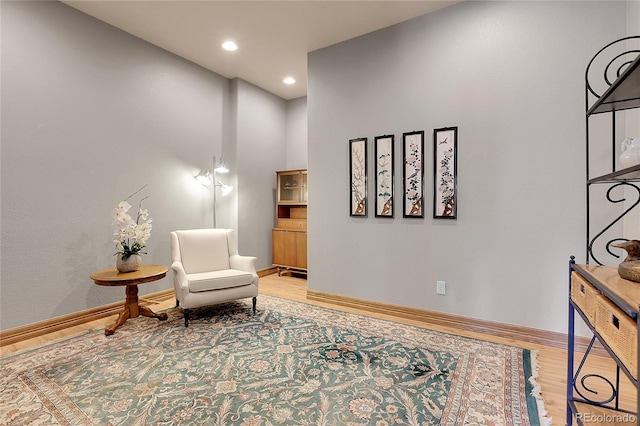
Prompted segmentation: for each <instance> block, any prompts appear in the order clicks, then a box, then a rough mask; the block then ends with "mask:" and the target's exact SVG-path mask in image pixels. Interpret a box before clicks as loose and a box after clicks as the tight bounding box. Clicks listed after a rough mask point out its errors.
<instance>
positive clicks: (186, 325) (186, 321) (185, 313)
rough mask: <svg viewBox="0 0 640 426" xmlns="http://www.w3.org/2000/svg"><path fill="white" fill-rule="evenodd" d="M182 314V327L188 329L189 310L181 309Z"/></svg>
mask: <svg viewBox="0 0 640 426" xmlns="http://www.w3.org/2000/svg"><path fill="white" fill-rule="evenodd" d="M182 312H183V313H184V326H185V327H189V310H188V309H182Z"/></svg>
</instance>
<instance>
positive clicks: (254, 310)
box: [253, 297, 258, 315]
mask: <svg viewBox="0 0 640 426" xmlns="http://www.w3.org/2000/svg"><path fill="white" fill-rule="evenodd" d="M257 301H258V298H257V297H254V298H253V314H254V315H255V313H256V302H257Z"/></svg>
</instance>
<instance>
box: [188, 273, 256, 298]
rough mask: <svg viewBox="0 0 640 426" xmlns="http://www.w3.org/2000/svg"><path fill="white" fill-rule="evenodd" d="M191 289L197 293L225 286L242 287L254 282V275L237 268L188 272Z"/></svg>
mask: <svg viewBox="0 0 640 426" xmlns="http://www.w3.org/2000/svg"><path fill="white" fill-rule="evenodd" d="M187 281H188V282H189V291H190V292H191V293H197V292H200V291H211V290H221V289H224V288H232V287H241V286H243V285H249V284H251V283H252V282H253V275H252V274H251V273H249V272H245V271H238V270H237V269H222V270H219V271H211V272H200V273H197V274H187Z"/></svg>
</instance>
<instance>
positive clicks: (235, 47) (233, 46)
mask: <svg viewBox="0 0 640 426" xmlns="http://www.w3.org/2000/svg"><path fill="white" fill-rule="evenodd" d="M222 48H223V49H224V50H228V51H229V52H233V51H234V50H238V45H237V44H235V42H233V41H231V40H229V41H225V42H224V43H222Z"/></svg>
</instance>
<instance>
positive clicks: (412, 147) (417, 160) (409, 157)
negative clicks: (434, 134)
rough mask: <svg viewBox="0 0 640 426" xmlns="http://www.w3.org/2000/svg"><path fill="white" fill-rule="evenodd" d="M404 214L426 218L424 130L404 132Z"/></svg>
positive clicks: (405, 215)
mask: <svg viewBox="0 0 640 426" xmlns="http://www.w3.org/2000/svg"><path fill="white" fill-rule="evenodd" d="M402 154H403V159H402V164H403V167H402V188H403V202H402V216H403V217H407V218H424V130H419V131H414V132H407V133H403V134H402Z"/></svg>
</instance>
